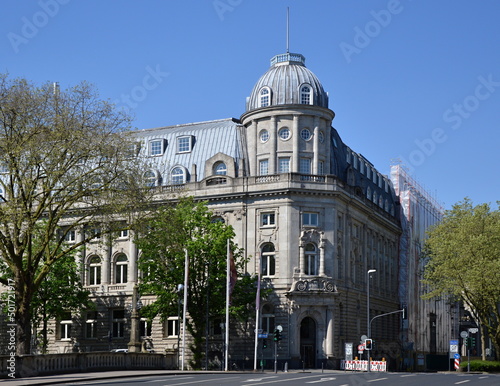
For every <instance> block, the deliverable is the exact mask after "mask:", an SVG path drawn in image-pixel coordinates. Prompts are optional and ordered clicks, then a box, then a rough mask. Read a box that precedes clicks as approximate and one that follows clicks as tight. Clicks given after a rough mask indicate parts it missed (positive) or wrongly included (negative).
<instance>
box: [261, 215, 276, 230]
mask: <svg viewBox="0 0 500 386" xmlns="http://www.w3.org/2000/svg"><path fill="white" fill-rule="evenodd" d="M275 225H276V217H275V213H274V212H265V213H261V214H260V226H261V227H273V226H275Z"/></svg>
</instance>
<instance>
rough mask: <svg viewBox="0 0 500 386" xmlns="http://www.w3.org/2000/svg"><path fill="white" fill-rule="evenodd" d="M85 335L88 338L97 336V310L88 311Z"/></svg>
mask: <svg viewBox="0 0 500 386" xmlns="http://www.w3.org/2000/svg"><path fill="white" fill-rule="evenodd" d="M85 337H86V338H88V339H95V338H97V311H93V312H88V313H87V319H86V320H85Z"/></svg>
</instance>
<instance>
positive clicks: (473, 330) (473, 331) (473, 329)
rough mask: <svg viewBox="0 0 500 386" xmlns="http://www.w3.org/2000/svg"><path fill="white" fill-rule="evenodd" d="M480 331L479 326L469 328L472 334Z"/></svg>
mask: <svg viewBox="0 0 500 386" xmlns="http://www.w3.org/2000/svg"><path fill="white" fill-rule="evenodd" d="M478 331H479V329H478V328H469V332H470V333H471V334H475V333H477V332H478Z"/></svg>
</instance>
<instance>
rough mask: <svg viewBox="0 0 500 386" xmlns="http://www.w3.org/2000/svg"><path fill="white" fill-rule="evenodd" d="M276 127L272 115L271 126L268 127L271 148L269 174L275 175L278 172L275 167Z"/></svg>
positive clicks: (274, 118)
mask: <svg viewBox="0 0 500 386" xmlns="http://www.w3.org/2000/svg"><path fill="white" fill-rule="evenodd" d="M276 126H277V122H276V117H275V116H274V115H273V116H272V117H271V125H270V127H269V145H270V146H271V151H270V153H269V174H276V173H277V172H278V171H277V167H276V163H277V159H276V158H277V154H276V153H277V152H276V137H277V136H278V133H277V131H278V130H277V129H276Z"/></svg>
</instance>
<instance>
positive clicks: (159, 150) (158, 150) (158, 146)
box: [149, 139, 163, 155]
mask: <svg viewBox="0 0 500 386" xmlns="http://www.w3.org/2000/svg"><path fill="white" fill-rule="evenodd" d="M162 154H163V140H161V139H156V140H154V141H151V142H149V155H162Z"/></svg>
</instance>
